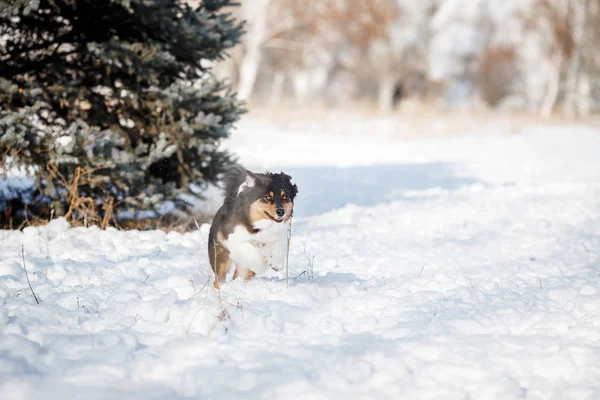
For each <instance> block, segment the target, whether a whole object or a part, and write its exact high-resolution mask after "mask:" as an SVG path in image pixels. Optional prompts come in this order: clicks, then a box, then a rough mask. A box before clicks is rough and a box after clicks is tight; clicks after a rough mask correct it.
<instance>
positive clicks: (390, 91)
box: [377, 75, 396, 114]
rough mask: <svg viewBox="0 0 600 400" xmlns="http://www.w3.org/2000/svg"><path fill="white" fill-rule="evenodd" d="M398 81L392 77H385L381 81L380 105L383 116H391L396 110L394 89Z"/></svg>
mask: <svg viewBox="0 0 600 400" xmlns="http://www.w3.org/2000/svg"><path fill="white" fill-rule="evenodd" d="M395 86H396V80H395V79H394V78H393V77H392V76H390V75H384V76H383V77H382V78H381V79H380V80H379V87H378V94H377V99H378V105H379V112H380V113H381V114H389V113H391V112H392V111H393V109H394V89H395Z"/></svg>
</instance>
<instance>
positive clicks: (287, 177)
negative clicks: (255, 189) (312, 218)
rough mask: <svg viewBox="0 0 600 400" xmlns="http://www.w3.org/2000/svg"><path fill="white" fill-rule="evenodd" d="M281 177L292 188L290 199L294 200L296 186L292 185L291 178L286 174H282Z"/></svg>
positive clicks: (296, 192)
mask: <svg viewBox="0 0 600 400" xmlns="http://www.w3.org/2000/svg"><path fill="white" fill-rule="evenodd" d="M281 175H282V176H283V178H284V179H285V180H286V181H287V182H288V183H289V184H290V186H291V187H292V188H291V190H290V197H291V198H292V200H294V197H296V195H297V194H298V186H296V185H295V184H292V177H291V176H290V175H288V174H286V173H285V172H282V173H281Z"/></svg>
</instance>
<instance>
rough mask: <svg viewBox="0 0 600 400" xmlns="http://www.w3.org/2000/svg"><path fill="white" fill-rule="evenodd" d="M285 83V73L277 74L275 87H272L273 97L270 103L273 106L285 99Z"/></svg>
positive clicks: (274, 79) (274, 78) (274, 82)
mask: <svg viewBox="0 0 600 400" xmlns="http://www.w3.org/2000/svg"><path fill="white" fill-rule="evenodd" d="M284 82H285V74H284V73H283V72H281V71H280V72H276V73H275V76H274V77H273V85H272V86H271V97H270V99H269V102H270V103H271V104H273V105H277V104H279V102H280V101H281V99H282V97H283V84H284Z"/></svg>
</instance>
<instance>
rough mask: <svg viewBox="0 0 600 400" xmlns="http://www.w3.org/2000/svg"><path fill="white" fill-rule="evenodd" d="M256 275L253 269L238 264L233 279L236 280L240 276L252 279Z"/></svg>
mask: <svg viewBox="0 0 600 400" xmlns="http://www.w3.org/2000/svg"><path fill="white" fill-rule="evenodd" d="M254 275H256V274H255V273H254V271H251V270H249V269H246V268H242V267H240V266H239V265H237V264H236V266H235V272H234V273H233V279H234V280H235V279H236V278H237V277H238V276H241V277H242V278H244V279H246V280H248V279H251V278H252V277H253V276H254Z"/></svg>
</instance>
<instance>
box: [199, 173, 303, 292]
mask: <svg viewBox="0 0 600 400" xmlns="http://www.w3.org/2000/svg"><path fill="white" fill-rule="evenodd" d="M224 181H225V200H224V202H223V205H222V206H221V208H220V209H219V211H217V214H216V215H215V217H214V219H213V223H212V226H211V228H210V234H209V236H208V255H209V260H210V265H211V267H212V270H213V271H214V273H215V283H214V285H215V287H216V288H219V287H220V285H221V284H222V283H224V282H225V278H226V276H227V273H228V272H229V271H230V269H231V267H232V265H234V264H235V272H234V274H233V279H236V278H237V277H243V278H245V279H250V278H252V277H253V276H254V275H255V274H256V273H260V272H264V271H267V270H268V269H269V268H271V269H274V270H275V271H279V270H280V269H281V265H282V263H283V258H284V256H285V252H286V245H287V230H288V226H289V221H290V218H291V217H292V213H293V209H294V198H295V197H296V194H297V193H298V187H297V186H296V185H295V184H292V177H291V176H289V175H286V174H284V173H283V172H281V173H279V174H274V173H270V172H267V173H264V174H261V173H254V172H250V171H248V170H246V169H245V168H243V167H241V166H235V167H234V168H232V169H231V170H229V171H228V172H227V173H226V174H225V179H224Z"/></svg>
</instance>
